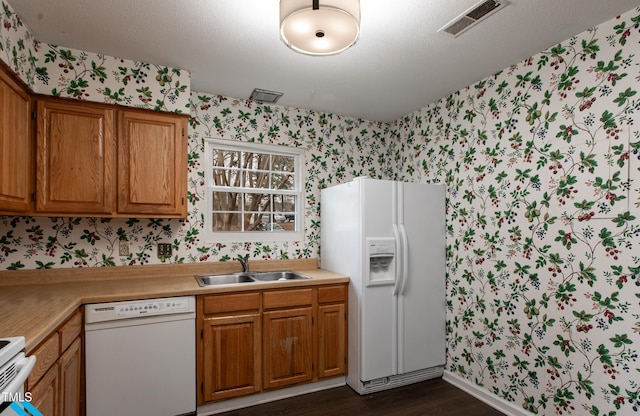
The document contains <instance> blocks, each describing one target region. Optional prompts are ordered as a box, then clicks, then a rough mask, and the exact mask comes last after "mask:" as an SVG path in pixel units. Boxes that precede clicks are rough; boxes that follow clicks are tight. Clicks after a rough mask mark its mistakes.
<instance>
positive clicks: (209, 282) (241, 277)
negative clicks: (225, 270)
mask: <svg viewBox="0 0 640 416" xmlns="http://www.w3.org/2000/svg"><path fill="white" fill-rule="evenodd" d="M196 281H197V282H198V284H199V285H200V286H201V287H205V286H213V285H228V284H233V283H251V282H255V280H254V279H253V278H252V277H251V276H250V275H248V274H211V275H205V276H196Z"/></svg>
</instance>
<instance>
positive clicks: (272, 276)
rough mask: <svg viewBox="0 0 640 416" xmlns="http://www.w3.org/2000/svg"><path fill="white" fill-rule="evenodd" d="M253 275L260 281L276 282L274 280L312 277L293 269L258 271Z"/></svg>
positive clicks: (252, 274)
mask: <svg viewBox="0 0 640 416" xmlns="http://www.w3.org/2000/svg"><path fill="white" fill-rule="evenodd" d="M251 276H252V277H253V278H254V279H256V280H258V281H260V282H274V281H278V280H300V279H311V278H310V277H309V276H307V275H304V274H300V273H296V272H291V271H284V272H257V273H251Z"/></svg>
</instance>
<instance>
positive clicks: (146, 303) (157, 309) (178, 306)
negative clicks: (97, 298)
mask: <svg viewBox="0 0 640 416" xmlns="http://www.w3.org/2000/svg"><path fill="white" fill-rule="evenodd" d="M187 313H195V297H193V296H181V297H172V298H160V299H145V300H131V301H124V302H110V303H94V304H90V305H86V306H85V323H93V322H106V321H110V320H121V319H131V318H138V317H140V318H142V317H145V316H161V315H183V314H187Z"/></svg>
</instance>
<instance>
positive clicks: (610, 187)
mask: <svg viewBox="0 0 640 416" xmlns="http://www.w3.org/2000/svg"><path fill="white" fill-rule="evenodd" d="M2 6H3V7H2V11H1V13H2V20H3V25H2V26H0V59H2V60H3V61H4V62H6V63H7V64H8V65H9V66H10V67H11V68H13V69H14V71H15V72H16V73H17V74H19V76H20V77H21V78H22V79H23V80H24V81H25V82H26V83H27V84H28V85H30V86H31V87H32V88H33V89H34V90H35V91H38V92H41V93H45V94H50V95H61V96H68V97H75V98H78V99H83V100H93V101H106V102H115V103H119V104H122V105H128V106H142V107H145V108H154V109H157V110H161V111H182V112H187V111H188V112H189V114H190V116H191V118H190V131H189V184H188V196H189V204H190V207H189V216H188V218H187V219H185V220H156V219H128V220H125V219H112V220H109V219H92V218H31V217H0V269H10V270H11V269H34V268H64V267H96V266H118V265H139V264H147V263H159V262H160V260H159V259H158V258H156V256H155V244H156V243H157V242H170V243H172V245H173V249H174V255H173V256H172V257H171V258H169V259H167V260H166V261H169V262H198V261H220V260H222V261H224V260H229V259H232V258H234V257H236V256H237V255H238V254H244V253H250V254H251V256H252V258H254V259H261V258H264V259H274V258H297V257H317V256H318V247H319V244H318V243H319V242H318V238H319V227H320V225H321V223H320V215H319V214H320V213H319V207H318V202H319V195H320V189H321V188H322V187H325V186H327V185H329V184H333V183H338V182H343V181H347V180H350V179H351V178H353V177H355V176H360V175H368V176H371V177H376V178H392V179H400V180H405V181H415V182H444V183H446V184H447V189H448V195H447V236H446V244H447V265H448V266H447V299H446V302H447V339H448V347H447V367H446V371H447V373H448V374H453V375H455V376H457V377H461V378H462V379H464V380H467V381H468V382H469V383H472V384H473V385H475V386H477V387H478V388H479V389H480V390H482V391H484V392H487V393H488V394H490V395H492V396H493V397H495V398H497V399H499V400H501V401H503V402H505V403H510V404H511V405H513V406H514V408H518V409H522V411H523V412H525V413H527V412H530V413H533V414H540V415H555V414H575V415H586V414H589V415H596V416H599V415H609V416H614V415H627V414H635V413H638V412H640V374H639V373H640V365H639V364H638V348H637V346H638V345H639V344H640V339H639V338H640V256H638V254H637V253H638V249H637V248H638V245H640V219H639V214H640V212H639V211H640V184H639V183H640V181H639V178H640V130H639V129H638V127H637V126H638V123H639V122H640V121H638V120H636V118H637V116H636V111H639V109H640V95H638V88H637V85H638V81H639V80H640V29H639V27H640V10H632V11H629V12H628V13H626V14H624V15H622V16H620V17H618V18H616V19H613V20H611V21H609V22H605V23H603V24H601V25H599V26H598V27H596V28H593V29H591V30H588V31H585V32H583V33H581V34H580V35H578V36H576V37H574V38H571V39H568V40H567V41H565V42H562V43H561V44H558V45H555V46H553V47H551V48H549V49H548V50H546V51H544V52H542V53H540V54H538V55H536V56H533V57H531V58H529V59H527V60H525V61H522V62H519V63H517V64H515V65H513V66H511V67H509V68H506V69H505V70H503V71H501V72H499V73H497V74H495V75H494V76H492V77H489V78H487V79H484V80H481V81H479V82H477V83H476V84H474V85H471V86H469V87H467V88H465V89H463V90H461V91H458V92H456V93H453V94H451V95H450V96H448V97H444V98H442V99H441V100H439V101H437V102H435V103H433V104H431V105H429V106H427V107H425V108H422V109H420V110H417V111H416V112H414V113H412V114H409V115H407V116H406V117H403V118H401V119H400V120H397V121H396V122H394V123H390V124H384V123H375V122H369V121H366V120H359V119H352V118H347V117H342V116H339V115H335V114H326V113H317V112H314V111H309V110H302V109H297V108H289V107H282V106H275V105H271V106H270V105H260V104H257V103H254V102H250V101H244V100H239V99H233V98H229V97H223V96H216V95H211V94H205V93H198V92H194V91H190V88H189V74H188V73H187V72H186V71H181V70H177V69H171V68H165V67H159V66H155V65H150V64H145V63H139V62H132V61H126V60H119V59H117V58H111V57H106V56H102V55H99V54H92V53H86V52H81V51H74V50H70V49H66V48H60V47H57V46H52V45H44V44H40V43H38V42H37V41H35V40H34V39H33V37H32V35H31V34H30V32H29V31H28V29H27V28H25V27H24V25H23V24H22V22H21V21H20V19H19V18H18V17H17V16H15V14H14V13H13V11H12V10H11V8H10V7H9V6H8V5H7V4H6V3H5V2H3V3H2ZM206 137H217V138H223V139H230V140H242V141H258V142H263V143H274V144H283V145H289V146H296V147H301V148H304V149H306V153H305V167H304V169H305V211H306V220H305V224H304V225H305V240H304V241H300V242H295V241H288V242H277V243H274V242H269V241H264V242H258V243H245V242H237V243H228V244H227V243H225V244H222V243H216V242H208V241H203V240H202V238H201V231H202V222H203V220H202V218H203V217H202V216H203V212H204V206H205V204H204V201H203V197H204V194H203V178H204V167H203V166H202V160H203V139H204V138H206ZM119 241H128V242H129V243H130V251H131V254H130V255H128V256H119V255H118V243H119Z"/></svg>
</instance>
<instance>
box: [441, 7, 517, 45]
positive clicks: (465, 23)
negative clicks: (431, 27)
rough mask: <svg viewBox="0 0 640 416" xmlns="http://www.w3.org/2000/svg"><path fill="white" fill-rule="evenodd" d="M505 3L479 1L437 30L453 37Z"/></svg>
mask: <svg viewBox="0 0 640 416" xmlns="http://www.w3.org/2000/svg"><path fill="white" fill-rule="evenodd" d="M506 5H507V2H506V1H502V0H501V1H496V0H485V1H481V2H480V3H478V4H476V5H474V6H473V7H471V8H470V9H468V10H466V11H465V12H464V13H462V14H460V15H459V16H458V17H456V18H455V19H453V20H452V21H450V22H449V23H447V24H446V25H444V26H443V27H441V28H440V29H438V32H444V33H446V34H448V35H451V36H453V37H457V36H459V35H460V34H461V33H463V32H464V31H466V30H467V29H469V28H470V27H472V26H473V25H475V24H476V23H478V22H480V21H481V20H484V19H486V18H487V17H489V16H491V15H492V14H494V13H495V12H497V11H498V10H500V9H502V8H503V7H504V6H506Z"/></svg>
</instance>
